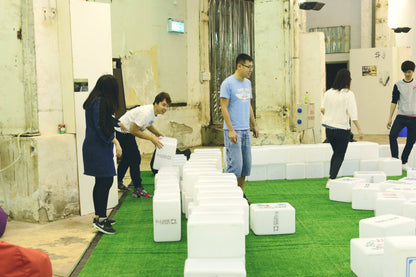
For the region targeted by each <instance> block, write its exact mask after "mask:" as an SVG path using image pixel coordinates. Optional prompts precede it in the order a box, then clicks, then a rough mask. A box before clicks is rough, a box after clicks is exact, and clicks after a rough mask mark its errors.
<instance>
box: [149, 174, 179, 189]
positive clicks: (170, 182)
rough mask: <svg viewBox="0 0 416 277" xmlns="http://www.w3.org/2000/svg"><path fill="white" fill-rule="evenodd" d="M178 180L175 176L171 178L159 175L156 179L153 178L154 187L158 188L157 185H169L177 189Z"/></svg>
mask: <svg viewBox="0 0 416 277" xmlns="http://www.w3.org/2000/svg"><path fill="white" fill-rule="evenodd" d="M179 184H180V182H179V179H177V178H176V177H173V178H166V177H159V178H158V179H157V181H156V179H155V189H158V188H159V187H171V188H177V189H178V190H179V188H180V185H179Z"/></svg>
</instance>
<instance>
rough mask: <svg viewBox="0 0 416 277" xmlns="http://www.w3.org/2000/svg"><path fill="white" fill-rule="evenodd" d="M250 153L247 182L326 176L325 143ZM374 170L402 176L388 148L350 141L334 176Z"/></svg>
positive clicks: (413, 160)
mask: <svg viewBox="0 0 416 277" xmlns="http://www.w3.org/2000/svg"><path fill="white" fill-rule="evenodd" d="M403 148H404V144H400V145H399V154H400V155H401V152H402V151H403ZM413 152H416V151H413ZM251 153H252V169H251V174H250V176H247V180H248V181H261V180H281V179H305V178H324V177H328V176H329V165H330V160H331V156H332V148H331V145H330V144H329V143H317V144H301V145H265V146H253V147H252V149H251ZM224 161H226V158H224ZM409 166H415V167H416V154H413V153H412V154H411V155H410V156H409ZM378 170H380V171H383V172H385V173H386V175H387V176H400V175H401V174H402V168H401V162H400V160H398V159H393V158H391V155H390V147H389V145H379V144H377V143H374V142H366V141H357V142H350V143H349V144H348V148H347V152H346V154H345V160H344V162H343V164H342V166H341V168H340V171H339V174H338V176H351V175H353V173H354V172H355V171H378Z"/></svg>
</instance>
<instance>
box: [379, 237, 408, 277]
mask: <svg viewBox="0 0 416 277" xmlns="http://www.w3.org/2000/svg"><path fill="white" fill-rule="evenodd" d="M383 259H384V262H383V276H406V277H413V276H416V237H415V236H397V237H388V238H385V239H384V258H383Z"/></svg>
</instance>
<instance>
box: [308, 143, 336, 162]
mask: <svg viewBox="0 0 416 277" xmlns="http://www.w3.org/2000/svg"><path fill="white" fill-rule="evenodd" d="M302 149H303V151H304V152H305V161H304V162H307V163H314V162H328V161H330V160H331V156H332V148H331V145H330V144H329V143H316V144H302Z"/></svg>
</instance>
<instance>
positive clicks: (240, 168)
mask: <svg viewBox="0 0 416 277" xmlns="http://www.w3.org/2000/svg"><path fill="white" fill-rule="evenodd" d="M235 132H236V133H237V137H238V139H237V143H232V142H231V141H230V137H229V132H228V130H224V146H225V150H226V153H227V169H226V170H225V172H227V173H234V174H235V176H236V177H237V178H239V177H241V176H250V172H251V134H250V130H242V131H235Z"/></svg>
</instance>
